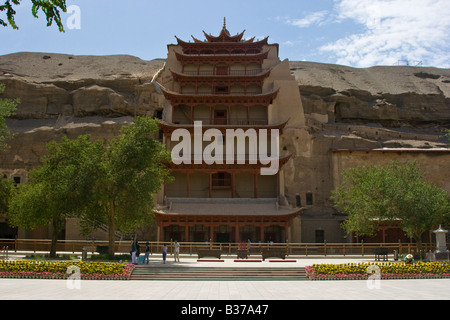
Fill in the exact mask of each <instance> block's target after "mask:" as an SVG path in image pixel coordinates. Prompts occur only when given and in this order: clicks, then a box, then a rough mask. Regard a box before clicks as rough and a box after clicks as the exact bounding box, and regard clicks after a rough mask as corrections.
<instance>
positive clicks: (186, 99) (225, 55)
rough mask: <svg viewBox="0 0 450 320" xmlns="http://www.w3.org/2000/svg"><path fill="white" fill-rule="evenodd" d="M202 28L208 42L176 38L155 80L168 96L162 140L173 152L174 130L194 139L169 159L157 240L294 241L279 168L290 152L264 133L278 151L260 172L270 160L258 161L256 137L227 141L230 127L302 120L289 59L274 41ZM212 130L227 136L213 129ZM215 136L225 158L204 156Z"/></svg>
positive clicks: (267, 127)
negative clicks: (240, 143) (239, 143)
mask: <svg viewBox="0 0 450 320" xmlns="http://www.w3.org/2000/svg"><path fill="white" fill-rule="evenodd" d="M204 35H205V38H206V39H205V40H204V41H200V40H198V39H196V38H194V37H192V38H193V42H185V41H182V40H181V39H178V38H176V39H177V44H176V45H168V58H167V60H166V64H165V66H164V68H163V69H162V70H161V71H160V73H159V74H158V76H157V77H156V80H155V82H156V83H157V84H158V85H159V87H160V88H161V91H162V94H163V96H164V102H163V104H164V110H163V116H162V120H161V130H162V133H163V135H164V143H165V144H166V147H167V148H168V150H172V151H173V150H174V148H175V146H176V145H177V144H178V143H179V142H178V141H177V140H174V139H173V136H172V135H173V134H174V133H175V132H178V131H177V130H182V132H184V133H186V132H188V133H189V134H190V139H191V141H188V142H189V145H190V146H191V147H190V148H189V149H185V150H183V155H182V156H183V157H184V158H185V159H188V158H189V159H190V160H189V161H184V162H177V163H175V161H173V162H172V163H171V164H170V165H169V166H170V169H171V170H172V175H173V176H174V178H175V182H174V183H171V184H167V185H165V187H164V195H163V197H160V203H159V206H158V209H157V210H156V218H157V221H158V240H164V241H169V240H170V239H173V240H175V239H177V240H178V241H220V242H239V241H247V240H251V241H252V242H258V241H261V242H267V241H274V242H285V241H288V240H289V238H290V224H291V221H292V219H294V218H295V217H296V216H298V215H299V214H300V212H301V210H302V209H301V208H299V207H297V208H294V207H291V206H289V204H288V203H287V202H286V200H285V197H284V183H283V181H284V178H283V166H284V165H285V164H286V163H287V162H288V161H289V158H290V155H289V154H282V151H283V150H279V145H278V140H277V141H276V143H275V144H274V143H272V142H274V141H275V139H272V137H271V136H270V137H268V138H267V148H268V150H269V152H268V153H270V154H271V155H273V154H277V159H276V161H277V163H278V167H277V170H276V171H274V172H272V173H271V174H261V173H262V169H263V168H267V167H268V166H269V164H267V162H266V163H263V162H262V161H259V162H258V161H254V160H255V159H256V158H255V157H256V155H255V153H256V150H255V149H253V148H252V147H251V145H250V138H249V137H247V138H248V140H247V141H248V142H249V143H248V144H246V146H245V150H241V149H239V150H238V148H237V147H236V146H233V149H228V148H227V147H226V146H228V143H229V142H230V141H229V140H230V139H229V137H228V136H226V135H225V133H226V132H228V131H227V130H234V132H237V130H239V129H242V131H240V132H249V131H248V130H249V129H250V130H251V132H256V133H257V138H260V136H259V134H260V133H261V132H264V133H269V134H272V136H273V135H274V133H279V134H280V135H281V134H282V132H283V129H284V128H285V127H286V126H287V125H289V123H294V124H295V126H299V125H302V124H303V121H304V120H303V118H302V117H303V113H296V112H295V111H294V112H293V111H292V109H293V108H292V105H301V101H300V95H299V93H298V86H297V84H296V83H295V80H294V81H293V78H292V77H291V76H290V73H289V65H288V62H287V61H284V62H280V60H279V58H278V45H277V44H268V38H265V39H263V40H260V41H255V39H254V38H251V39H247V40H246V39H243V36H244V32H242V33H240V34H237V35H235V36H231V35H230V33H229V31H228V30H227V28H226V25H225V23H224V26H223V28H222V30H221V32H220V34H219V35H218V36H217V37H215V36H212V35H210V34H207V33H205V32H204ZM286 82H287V83H291V84H292V86H291V85H287V86H286V85H285V84H286ZM297 112H298V111H297ZM199 124H200V125H201V126H200V128H201V129H199V126H198V125H199ZM209 129H215V131H214V132H216V134H217V133H218V132H219V133H222V134H223V136H222V137H218V136H214V137H210V136H209V137H208V136H207V133H208V132H210V130H209ZM199 130H201V131H199ZM205 135H206V136H205ZM199 136H202V137H199ZM177 139H179V137H178V135H177ZM227 139H228V141H225V140H227ZM233 139H234V138H233ZM237 139H238V138H236V140H237ZM216 140H219V141H216ZM198 141H200V145H198ZM211 141H213V142H214V143H215V144H214V145H215V147H216V149H215V155H216V156H218V155H220V152H219V153H218V152H217V150H218V149H217V148H222V147H223V159H228V160H229V161H225V160H224V161H216V162H214V163H211V162H210V161H205V159H204V158H203V157H202V152H203V150H205V148H208V145H209V144H211ZM196 142H197V144H196ZM230 145H231V144H230ZM259 147H260V148H261V145H259ZM221 151H222V149H221ZM230 152H231V153H232V155H231V156H230ZM186 153H188V154H186ZM278 154H279V156H278ZM227 157H228V158H227ZM172 159H173V156H172ZM234 160H236V161H234ZM238 160H239V161H238Z"/></svg>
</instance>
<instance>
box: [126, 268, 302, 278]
mask: <svg viewBox="0 0 450 320" xmlns="http://www.w3.org/2000/svg"><path fill="white" fill-rule="evenodd" d="M130 279H131V280H173V281H180V280H211V281H212V280H217V281H245V280H252V281H270V280H272V281H274V280H282V281H285V280H289V281H298V280H307V279H308V278H307V276H306V271H305V268H304V267H298V268H254V267H243V268H227V267H217V268H215V267H194V268H189V267H176V268H173V267H172V268H170V267H169V268H166V267H145V266H136V267H135V268H134V270H133V272H132V274H131V277H130Z"/></svg>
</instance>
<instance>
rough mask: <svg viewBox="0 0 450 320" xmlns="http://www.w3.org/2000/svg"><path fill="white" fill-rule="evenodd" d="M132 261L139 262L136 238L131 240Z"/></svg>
mask: <svg viewBox="0 0 450 320" xmlns="http://www.w3.org/2000/svg"><path fill="white" fill-rule="evenodd" d="M131 263H132V264H137V259H136V242H135V241H134V240H131Z"/></svg>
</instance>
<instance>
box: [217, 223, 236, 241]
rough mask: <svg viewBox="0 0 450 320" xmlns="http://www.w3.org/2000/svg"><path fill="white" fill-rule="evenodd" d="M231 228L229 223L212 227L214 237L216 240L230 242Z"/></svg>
mask: <svg viewBox="0 0 450 320" xmlns="http://www.w3.org/2000/svg"><path fill="white" fill-rule="evenodd" d="M232 234H233V228H232V227H231V226H229V225H220V226H217V227H214V239H215V241H216V242H232V238H231V235H232Z"/></svg>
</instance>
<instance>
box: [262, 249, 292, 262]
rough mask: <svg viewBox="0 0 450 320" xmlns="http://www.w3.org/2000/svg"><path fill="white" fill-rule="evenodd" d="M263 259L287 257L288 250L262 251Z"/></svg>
mask: <svg viewBox="0 0 450 320" xmlns="http://www.w3.org/2000/svg"><path fill="white" fill-rule="evenodd" d="M261 255H262V259H263V261H264V260H265V259H266V258H275V257H277V258H281V259H284V258H286V250H285V249H268V250H263V251H261Z"/></svg>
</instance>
